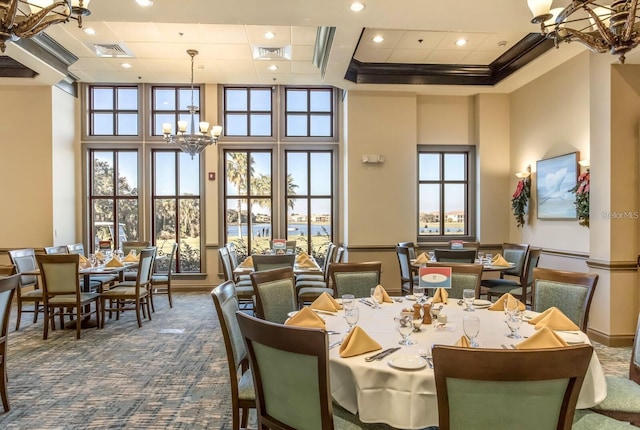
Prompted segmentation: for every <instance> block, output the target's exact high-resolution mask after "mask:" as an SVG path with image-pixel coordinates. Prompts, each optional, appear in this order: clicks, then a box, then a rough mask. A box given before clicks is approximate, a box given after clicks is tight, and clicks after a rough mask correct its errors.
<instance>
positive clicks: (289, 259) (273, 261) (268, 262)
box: [251, 254, 296, 272]
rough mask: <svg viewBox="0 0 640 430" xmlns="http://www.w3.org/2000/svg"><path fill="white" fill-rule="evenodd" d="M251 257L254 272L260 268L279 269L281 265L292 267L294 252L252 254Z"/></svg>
mask: <svg viewBox="0 0 640 430" xmlns="http://www.w3.org/2000/svg"><path fill="white" fill-rule="evenodd" d="M251 259H252V260H253V270H254V271H256V272H260V271H262V270H271V269H279V268H282V267H291V268H292V269H293V265H294V264H295V262H296V256H295V255H294V254H283V255H262V254H256V255H252V256H251Z"/></svg>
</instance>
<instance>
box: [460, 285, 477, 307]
mask: <svg viewBox="0 0 640 430" xmlns="http://www.w3.org/2000/svg"><path fill="white" fill-rule="evenodd" d="M475 299H476V290H473V289H471V288H469V289H465V290H463V291H462V300H463V301H464V304H465V306H466V308H465V309H464V310H465V311H467V312H473V311H474V310H475V309H473V301H474V300H475Z"/></svg>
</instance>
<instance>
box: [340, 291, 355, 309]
mask: <svg viewBox="0 0 640 430" xmlns="http://www.w3.org/2000/svg"><path fill="white" fill-rule="evenodd" d="M355 299H356V296H354V295H353V294H343V295H342V307H343V308H344V310H345V311H346V310H347V309H348V308H351V307H353V303H354V301H355Z"/></svg>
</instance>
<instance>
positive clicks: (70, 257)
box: [36, 254, 80, 300]
mask: <svg viewBox="0 0 640 430" xmlns="http://www.w3.org/2000/svg"><path fill="white" fill-rule="evenodd" d="M36 259H37V261H38V266H39V267H40V276H41V277H42V291H43V294H44V296H45V300H46V299H48V298H51V297H53V296H56V295H61V294H72V295H73V294H75V295H76V296H77V297H78V299H79V297H80V277H79V276H78V269H79V268H80V267H79V266H80V256H79V255H78V254H53V255H37V256H36Z"/></svg>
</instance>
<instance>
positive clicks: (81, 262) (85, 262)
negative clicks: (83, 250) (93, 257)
mask: <svg viewBox="0 0 640 430" xmlns="http://www.w3.org/2000/svg"><path fill="white" fill-rule="evenodd" d="M78 257H79V258H80V264H87V263H88V262H89V260H88V259H87V257H85V256H84V255H82V254H78Z"/></svg>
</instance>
